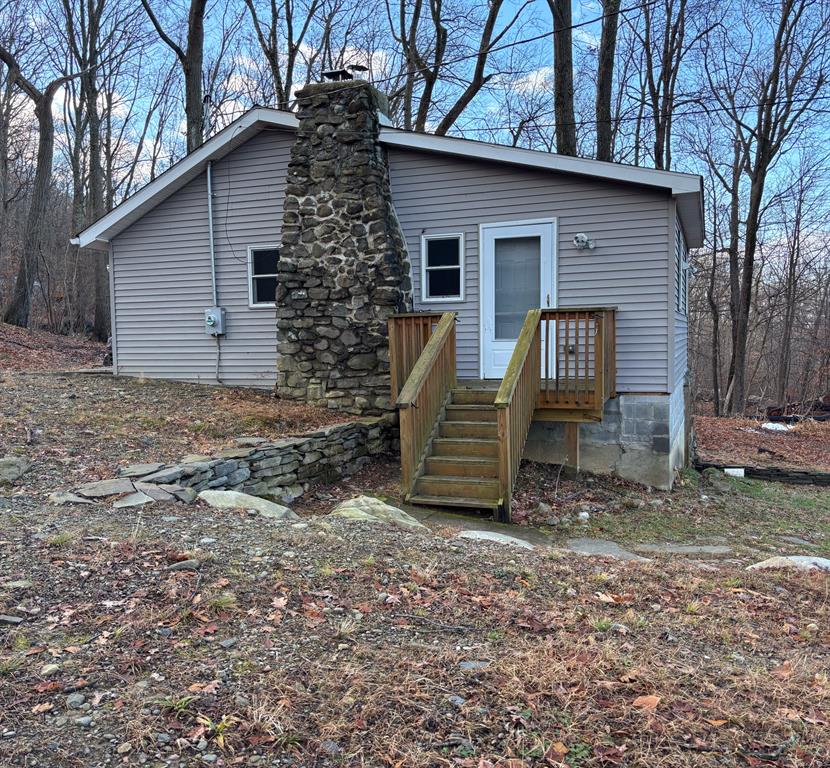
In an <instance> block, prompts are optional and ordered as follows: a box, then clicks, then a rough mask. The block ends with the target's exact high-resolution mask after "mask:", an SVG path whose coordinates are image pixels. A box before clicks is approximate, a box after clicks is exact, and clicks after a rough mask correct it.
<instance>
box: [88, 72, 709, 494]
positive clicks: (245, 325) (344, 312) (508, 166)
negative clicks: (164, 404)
mask: <svg viewBox="0 0 830 768" xmlns="http://www.w3.org/2000/svg"><path fill="white" fill-rule="evenodd" d="M298 103H299V109H298V112H297V113H289V112H283V111H278V110H273V109H266V108H261V107H257V108H255V109H252V110H250V111H248V112H247V113H246V114H245V115H243V116H242V117H240V118H239V119H238V120H236V121H235V122H233V123H232V124H231V125H229V126H228V127H227V128H225V129H224V130H223V131H221V132H220V133H218V134H216V135H215V136H213V137H212V138H211V139H210V140H209V141H207V142H206V143H205V144H204V145H203V146H202V147H200V148H199V149H197V150H196V151H194V152H192V153H191V154H190V155H188V156H187V157H186V158H184V159H183V160H181V161H180V162H178V163H177V164H175V165H174V166H172V167H171V168H170V169H169V170H167V171H166V172H165V173H163V174H162V175H160V176H159V177H158V178H156V179H155V180H154V181H152V182H150V183H149V184H147V186H145V187H144V188H143V189H141V190H140V191H139V192H137V193H136V194H134V195H133V196H132V197H130V198H129V199H128V200H126V201H125V202H123V203H122V204H121V205H119V206H118V207H117V208H115V209H114V210H112V211H111V212H110V213H108V214H106V215H105V216H104V217H102V218H101V219H99V220H98V221H97V222H95V223H94V224H92V225H91V226H89V227H88V228H86V229H85V230H83V231H82V232H80V233H79V235H78V236H77V238H76V240H75V242H77V243H78V244H79V245H81V246H82V247H86V248H92V249H102V250H106V251H108V252H109V264H110V277H111V295H112V324H113V327H112V336H113V358H114V371H115V373H116V374H118V375H123V376H146V377H152V378H170V379H177V380H184V381H194V382H217V381H218V382H222V383H225V384H234V385H246V386H258V387H274V386H275V385H276V388H277V393H278V394H279V395H281V396H283V397H291V398H300V399H304V400H307V401H309V402H313V403H318V404H324V405H326V406H327V407H330V408H340V409H344V410H347V411H349V412H352V413H356V414H371V413H375V414H376V413H380V412H383V411H385V410H387V409H390V408H392V407H394V405H395V404H394V403H391V402H390V394H389V393H390V365H391V376H392V379H393V381H392V385H393V392H392V395H393V397H395V398H396V399H398V400H399V402H398V403H397V406H398V408H399V409H400V413H401V430H402V433H401V438H402V443H403V450H404V452H406V453H407V455H409V457H410V458H409V463H410V464H412V467H410V470H409V481H410V482H411V486H410V488H409V489H408V491H411V492H412V497H413V498H417V497H418V496H419V494H418V492H417V490H418V489H417V488H416V485H415V484H416V482H420V483H421V486H423V488H422V492H421V493H420V496H422V497H424V498H432V497H435V496H440V497H447V493H443V492H442V493H438V492H437V491H438V490H442V489H443V490H446V489H447V488H450V489H451V487H452V485H453V483H457V484H458V487H459V489H460V490H459V494H458V496H459V498H462V497H463V498H464V499H465V500H466V501H467V502H469V503H470V505H474V504H478V505H479V506H481V504H480V502H482V501H483V502H486V503H485V504H484V506H488V505H489V506H495V505H496V504H497V503H499V504H502V508H503V507H504V503H505V499H504V494H505V493H507V495H508V497H509V491H510V489H511V488H512V482H513V479H515V472H516V467H517V466H518V461H519V459H520V458H521V457H522V455H524V456H525V457H528V458H532V459H535V460H541V461H551V462H553V461H560V460H562V459H563V458H566V459H567V460H568V461H569V462H570V463H572V464H576V463H578V464H579V465H580V466H582V467H583V468H585V469H588V470H592V471H605V472H608V471H613V472H615V473H617V474H619V475H621V476H623V477H628V478H633V479H636V480H639V481H641V482H644V483H647V484H650V485H654V486H659V487H670V486H671V484H672V478H673V476H674V473H675V470H676V469H677V468H679V467H682V466H683V465H684V464H685V461H686V452H687V448H686V445H687V442H688V426H687V418H686V410H687V403H686V395H685V390H684V387H685V383H686V376H687V370H688V364H687V327H688V323H687V300H686V284H687V267H686V258H687V248H689V247H697V246H700V245H701V243H702V238H703V212H702V180H701V178H700V177H699V176H696V175H690V174H684V173H676V172H668V171H657V170H652V169H647V168H641V167H632V166H625V165H620V164H615V163H606V162H599V161H594V160H586V159H581V158H573V157H565V156H559V155H555V154H548V153H543V152H536V151H531V150H525V149H518V148H512V147H504V146H500V145H493V144H488V143H483V142H477V141H470V140H467V139H459V138H450V137H445V136H433V135H429V134H419V133H413V132H408V131H403V130H399V129H395V128H392V127H389V126H387V125H384V124H383V117H382V114H383V109H384V99H383V97H382V96H381V95H380V94H378V93H377V91H375V90H374V89H373V88H372V87H371V86H369V85H368V84H367V83H365V82H362V81H359V80H355V81H350V82H345V83H344V82H337V83H319V84H313V85H310V86H307V87H306V88H305V89H304V90H303V91H301V92H300V93H299V94H298ZM540 309H541V310H542V311H541V312H536V310H540ZM532 312H535V314H532ZM412 313H418V314H417V315H414V316H413V315H412ZM393 316H396V317H393ZM445 317H446V318H452V323H450V322H449V320H443V319H444V318H445ZM408 318H413V319H408ZM442 321H443V323H442ZM387 329H389V330H387ZM413 329H414V330H413ZM439 330H440V334H439ZM390 331H391V333H392V334H393V336H394V338H393V339H392V340H391V343H390V337H389V333H390ZM434 337H435V338H434ZM439 337H440V338H439ZM430 340H431V343H430ZM410 341H411V342H412V343H411V344H410V343H409V342H410ZM517 341H518V343H517ZM427 346H428V347H429V349H428V350H427V349H426V348H427ZM450 346H451V347H452V349H451V350H450V349H449V347H450ZM427 351H428V352H429V355H428V357H429V361H428V362H429V365H427V363H426V362H422V364H421V366H420V367H419V368H417V370H414V371H413V369H415V368H416V366H415V364H416V362H417V361H418V359H419V357H420V358H423V354H426V353H427ZM390 356H391V358H392V359H391V361H390ZM519 358H521V359H519ZM448 360H449V361H451V362H448ZM427 368H428V370H426V369H427ZM439 368H440V371H441V374H440V376H441V377H443V378H442V380H441V381H440V382H436V377H438V376H439V373H438V370H439ZM425 370H426V372H425ZM416 374H417V377H420V378H418V381H417V383H416V384H412V385H411V386H410V387H409V395H411V394H412V391H414V390H417V393H416V395H415V399H414V400H412V402H411V403H410V404H411V405H412V406H413V408H408V407H407V404H406V402H403V401H400V398H401V397H402V396H404V400H405V399H406V396H408V395H407V387H406V384H407V382H408V380H409V379H410V378H411V377H412V376H413V375H416ZM506 376H507V379H506V378H505V377H506ZM508 379H509V381H508ZM413 388H414V389H413ZM425 388H426V389H425ZM499 388H501V389H502V390H505V391H503V392H500V393H499V397H497V395H496V390H497V389H499ZM460 389H463V390H466V391H467V394H466V395H464V394H463V393H459V392H458V390H460ZM508 389H509V390H510V392H507V391H506V390H508ZM427 390H429V392H430V393H432V394H430V395H429V397H428V398H427V394H426V392H427ZM433 390H434V391H433ZM453 391H455V392H456V393H457V394H455V395H453V394H452V392H453ZM507 395H509V396H510V397H511V398H513V397H515V398H517V401H516V403H513V402H512V400H511V401H510V402H509V403H507V404H506V403H505V402H504V397H501V396H505V397H506V396H507ZM419 397H422V398H425V399H429V401H430V402H429V404H428V407H425V406H424V403H420V404H419V403H418V402H416V401H417V399H418V398H419ZM519 400H521V404H520V405H519V404H517V403H519ZM465 405H466V406H468V407H466V408H464V407H463V406H465ZM476 407H478V408H476ZM454 409H457V413H458V414H459V418H458V419H456V422H457V424H456V425H455V427H453V425H452V424H449V425H447V424H443V423H439V422H446V421H450V422H452V421H453V419H452V418H451V415H452V414H453V413H455V412H456V410H454ZM406 411H410V412H411V413H410V414H407V413H406ZM502 411H504V413H502ZM518 411H521V413H518ZM416 412H417V413H418V414H419V419H420V422H419V423H415V422H413V418H412V414H414V413H416ZM477 413H478V415H477ZM478 419H480V420H481V422H482V424H483V426H482V425H481V424H479V425H478V426H476V425H475V423H474V422H475V421H477V420H478ZM421 422H423V423H421ZM458 424H461V425H462V426H458ZM465 424H466V425H467V427H464V426H463V425H465ZM470 424H472V427H470ZM494 430H495V431H494ZM508 432H510V435H512V437H510V439H508V437H509V435H508V434H507V433H508ZM491 433H492V434H491ZM448 434H449V435H456V437H448V436H447V435H448ZM410 438H412V439H410ZM442 439H446V440H456V441H458V442H457V443H455V444H447V450H449V449H450V448H452V450H454V451H456V454H455V457H456V459H457V460H454V459H453V458H452V457H453V455H454V454H452V453H450V454H449V455H448V456H445V457H444V458H446V459H447V460H446V461H445V462H442V461H440V459H441V457H440V456H437V455H432V454H433V453H434V451H435V450H437V448H438V447H441V445H439V443H440V441H441V440H442ZM479 439H480V440H481V441H482V444H481V445H477V444H476V445H473V443H471V442H470V441H473V442H474V441H476V440H479ZM465 441H466V442H465ZM484 443H488V445H484ZM464 444H469V445H472V446H473V447H472V448H470V449H469V450H479V451H480V452H482V455H480V456H478V458H476V457H475V455H461V454H460V453H459V451H460V452H461V453H464V450H463V446H464ZM508 444H509V446H508ZM499 446H501V447H499ZM505 446H507V447H505ZM506 450H509V452H510V454H511V455H510V457H506V456H502V455H501V454H500V453H499V452H500V451H501V452H502V453H503V452H504V451H506ZM494 452H495V453H494ZM577 453H578V459H577V458H576V454H577ZM465 462H466V463H465ZM493 463H495V464H496V465H497V466H496V468H495V469H494V468H493V466H492V465H493ZM513 465H515V467H514V466H513ZM429 467H432V468H433V469H435V470H436V473H437V474H434V475H431V474H430V471H428V469H429ZM453 473H455V474H453ZM459 473H461V474H459ZM482 473H483V474H482ZM405 476H407V471H406V470H405ZM424 477H427V478H428V477H437V478H439V479H438V480H436V481H435V483H433V485H434V486H436V488H433V487H432V486H429V483H428V482H427V481H426V480H423V478H424ZM442 477H443V478H446V479H441V478H442ZM459 477H460V478H462V479H461V480H459ZM419 478H420V480H419ZM463 478H468V479H467V480H464V479H463ZM487 478H489V479H487ZM494 478H495V480H497V481H498V482H497V485H498V488H497V489H494V488H489V487H488V483H492V482H495V480H494ZM478 481H481V482H480V483H479V482H478ZM471 482H473V483H478V486H477V488H478V489H479V491H480V489H481V488H484V487H488V488H489V489H488V490H487V491H486V498H484V497H482V498H475V497H473V498H472V500H470V498H469V497H468V496H463V493H464V492H465V491H469V487H470V483H471ZM505 484H506V485H505ZM427 486H429V487H427ZM508 486H509V487H508ZM427 491H429V492H427ZM481 493H484V492H483V491H481ZM450 495H451V494H450ZM508 506H509V499H508Z"/></svg>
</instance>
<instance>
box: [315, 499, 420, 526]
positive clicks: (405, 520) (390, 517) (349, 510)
mask: <svg viewBox="0 0 830 768" xmlns="http://www.w3.org/2000/svg"><path fill="white" fill-rule="evenodd" d="M331 516H332V517H345V518H346V519H348V520H366V521H367V522H373V523H387V524H389V525H394V526H397V527H398V528H403V529H404V530H407V531H428V530H429V528H427V527H426V526H425V525H424V524H423V523H421V522H419V521H418V520H416V519H415V518H414V517H412V515H408V514H407V513H406V512H404V511H403V510H402V509H398V508H397V507H393V506H392V505H391V504H386V503H385V502H383V501H381V500H380V499H376V498H375V497H374V496H356V497H355V498H353V499H349V500H348V501H341V502H340V503H339V504H338V505H337V506H336V507H335V508H334V509H333V510H332V511H331Z"/></svg>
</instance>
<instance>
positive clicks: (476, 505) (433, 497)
mask: <svg viewBox="0 0 830 768" xmlns="http://www.w3.org/2000/svg"><path fill="white" fill-rule="evenodd" d="M495 399H496V390H495V389H485V388H467V387H457V388H454V389H452V390H450V399H449V402H448V403H447V404H446V406H445V407H444V409H443V410H442V412H441V414H440V416H439V418H438V421H437V424H436V430H435V434H434V435H433V437H432V440H431V441H430V443H429V444H428V446H427V452H426V456H425V458H424V461H423V469H422V472H421V473H420V474H419V475H418V476H417V478H416V480H415V487H414V488H413V491H412V493H411V494H409V495H408V496H407V501H409V502H411V503H412V504H421V505H425V506H442V507H466V508H470V509H490V510H497V509H498V508H499V501H500V493H499V480H498V476H499V472H498V456H499V444H498V423H497V422H498V413H497V411H496V408H495V405H494V404H493V403H494V401H495Z"/></svg>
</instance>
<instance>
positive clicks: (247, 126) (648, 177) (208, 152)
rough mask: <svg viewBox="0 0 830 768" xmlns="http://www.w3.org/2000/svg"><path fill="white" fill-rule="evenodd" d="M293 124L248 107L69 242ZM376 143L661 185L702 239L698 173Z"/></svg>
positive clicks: (124, 217)
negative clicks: (257, 139) (261, 137)
mask: <svg viewBox="0 0 830 768" xmlns="http://www.w3.org/2000/svg"><path fill="white" fill-rule="evenodd" d="M297 126H298V122H297V118H296V116H295V115H294V114H293V113H292V112H284V111H282V110H278V109H269V108H267V107H254V108H253V109H250V110H248V111H247V112H246V113H245V114H244V115H242V117H240V118H238V119H237V120H234V121H233V122H232V123H231V124H230V125H229V126H227V128H224V129H223V130H221V131H219V133H217V134H216V135H214V136H212V137H211V138H210V139H208V141H206V142H205V143H204V144H203V145H202V146H201V147H199V148H198V149H196V150H194V151H193V152H191V153H190V154H189V155H187V157H185V158H183V159H182V160H180V161H179V162H178V163H176V164H174V165H172V166H171V167H170V168H168V169H167V170H166V171H165V172H164V173H162V174H161V175H159V176H158V177H156V178H155V179H154V180H153V181H151V182H150V183H149V184H147V185H146V186H145V187H142V188H141V189H140V190H139V191H138V192H136V193H135V194H134V195H131V196H130V197H128V198H127V199H126V200H125V201H124V202H123V203H121V204H120V205H118V206H117V207H115V208H113V209H112V210H111V211H110V212H109V213H107V214H106V215H104V216H102V217H101V218H100V219H98V221H96V222H95V223H93V224H90V225H89V226H88V227H87V228H86V229H84V230H82V231H81V232H79V233H78V235H77V236H76V237H75V238H73V240H72V242H73V243H75V244H76V245H80V246H81V247H82V248H96V249H106V247H107V244H108V243H109V241H110V240H111V239H112V238H113V237H115V236H116V235H118V234H119V233H120V232H123V231H124V230H125V229H126V228H127V227H129V226H130V225H131V224H133V223H134V222H136V221H137V220H138V219H140V218H141V217H142V216H144V214H146V213H147V212H148V211H150V210H152V209H153V208H154V207H155V206H157V205H158V204H159V203H160V202H162V201H163V200H165V199H166V198H168V197H169V196H170V195H172V194H173V193H174V192H176V191H177V190H179V189H181V188H182V187H183V186H184V185H185V184H187V183H188V182H189V181H191V180H193V179H194V178H196V177H197V176H198V175H199V174H200V173H202V172H203V171H204V170H205V167H206V166H207V163H208V161H209V160H218V159H220V158H222V157H224V156H225V155H227V154H228V153H230V152H232V151H233V150H234V149H236V148H237V147H239V146H240V145H241V144H243V143H245V142H246V141H247V140H248V139H249V138H251V137H252V136H254V135H255V134H256V133H258V132H259V131H261V130H262V129H263V128H284V129H287V130H296V129H297ZM380 141H381V143H382V144H385V145H386V146H388V147H400V148H402V149H414V150H419V151H422V152H434V153H436V154H445V155H453V156H455V157H465V158H469V159H474V160H484V161H487V162H494V163H505V164H508V165H516V166H521V167H525V168H533V169H535V170H549V171H554V172H557V173H567V174H574V175H577V176H586V177H590V178H594V179H605V180H608V181H614V182H620V183H624V184H635V185H640V186H647V187H652V188H656V189H662V190H665V191H667V192H669V193H670V194H671V195H672V196H673V197H674V198H675V199H676V200H677V211H678V214H679V216H680V221H681V223H682V225H683V230H684V233H685V235H686V241H687V243H688V245H689V247H691V248H695V247H698V246H700V245H701V244H702V242H703V179H702V177H700V176H698V175H696V174H691V173H677V172H676V171H658V170H654V169H651V168H642V167H638V166H633V165H621V164H619V163H607V162H602V161H599V160H586V159H584V158H580V157H569V156H567V155H556V154H552V153H549V152H540V151H537V150H532V149H520V148H517V147H507V146H503V145H501V144H488V143H487V142H483V141H472V140H470V139H460V138H454V137H450V136H435V135H433V134H429V133H415V132H413V131H404V130H400V129H398V128H391V127H388V126H382V127H381V131H380Z"/></svg>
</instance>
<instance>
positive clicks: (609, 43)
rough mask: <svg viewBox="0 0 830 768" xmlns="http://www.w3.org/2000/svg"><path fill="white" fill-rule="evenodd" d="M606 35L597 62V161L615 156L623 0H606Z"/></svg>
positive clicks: (603, 3) (604, 25)
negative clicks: (613, 112) (615, 102)
mask: <svg viewBox="0 0 830 768" xmlns="http://www.w3.org/2000/svg"><path fill="white" fill-rule="evenodd" d="M602 12H603V19H602V36H601V38H600V44H599V60H598V62H597V98H596V116H597V160H607V161H610V160H612V159H613V154H614V147H613V135H614V134H613V126H612V124H611V93H612V89H613V86H614V58H615V56H616V50H617V25H618V23H619V13H620V0H602Z"/></svg>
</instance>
